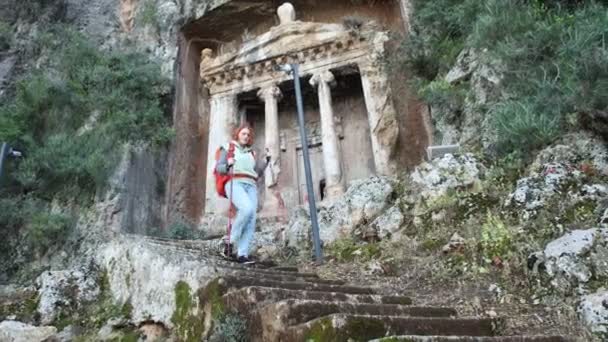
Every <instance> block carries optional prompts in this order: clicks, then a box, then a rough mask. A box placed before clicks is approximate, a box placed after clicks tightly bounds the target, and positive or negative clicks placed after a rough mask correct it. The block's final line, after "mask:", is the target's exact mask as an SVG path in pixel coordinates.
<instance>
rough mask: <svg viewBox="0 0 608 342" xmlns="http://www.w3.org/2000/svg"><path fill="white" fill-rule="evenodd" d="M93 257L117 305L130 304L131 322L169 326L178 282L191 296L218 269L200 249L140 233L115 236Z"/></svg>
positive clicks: (174, 308) (172, 324)
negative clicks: (105, 275)
mask: <svg viewBox="0 0 608 342" xmlns="http://www.w3.org/2000/svg"><path fill="white" fill-rule="evenodd" d="M193 243H194V242H193ZM206 253H210V251H207V252H206ZM96 260H97V263H98V264H99V265H100V266H101V267H103V269H105V270H106V272H107V278H108V281H109V288H110V291H111V294H112V297H113V299H114V301H115V302H116V304H118V305H123V304H125V303H127V302H129V303H130V304H131V306H132V308H133V309H132V311H131V322H130V323H132V324H134V325H139V324H141V323H143V322H150V321H152V322H158V323H162V324H163V325H164V326H166V327H167V328H168V329H172V328H173V327H174V323H173V322H172V320H171V317H172V315H173V313H174V311H175V310H176V299H175V297H176V286H177V284H178V283H180V284H184V285H185V284H187V285H188V286H189V288H190V289H191V291H190V293H191V295H194V294H195V293H196V291H197V290H198V289H199V288H201V287H203V286H205V285H206V284H207V282H208V281H209V280H211V278H212V277H213V276H214V275H216V274H217V272H218V270H217V269H216V268H215V266H216V265H215V264H214V263H213V261H212V260H213V259H210V258H208V257H204V256H202V255H201V253H200V252H195V251H193V250H191V249H185V248H180V245H179V244H175V243H173V242H171V241H165V240H156V239H150V238H144V237H141V236H130V235H120V236H117V237H116V238H115V239H113V240H112V241H110V242H108V243H106V244H104V245H103V246H102V247H100V249H99V251H98V252H97V253H96Z"/></svg>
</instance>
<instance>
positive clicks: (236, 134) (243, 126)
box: [232, 123, 255, 146]
mask: <svg viewBox="0 0 608 342" xmlns="http://www.w3.org/2000/svg"><path fill="white" fill-rule="evenodd" d="M244 129H248V130H249V141H247V146H251V145H253V140H254V137H255V134H254V132H253V128H251V126H249V124H247V123H244V124H241V125H240V126H239V127H238V128H236V129H235V130H233V131H232V140H234V141H238V140H239V133H241V131H242V130H244Z"/></svg>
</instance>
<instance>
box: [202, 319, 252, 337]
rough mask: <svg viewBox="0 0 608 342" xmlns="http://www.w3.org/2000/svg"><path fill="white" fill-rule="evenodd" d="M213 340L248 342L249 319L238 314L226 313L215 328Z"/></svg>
mask: <svg viewBox="0 0 608 342" xmlns="http://www.w3.org/2000/svg"><path fill="white" fill-rule="evenodd" d="M210 341H213V342H246V341H249V338H248V336H247V321H246V320H244V319H243V318H242V317H241V316H238V315H224V316H223V317H221V318H220V319H219V320H218V322H217V324H216V325H215V326H214V328H213V335H212V336H211V338H210Z"/></svg>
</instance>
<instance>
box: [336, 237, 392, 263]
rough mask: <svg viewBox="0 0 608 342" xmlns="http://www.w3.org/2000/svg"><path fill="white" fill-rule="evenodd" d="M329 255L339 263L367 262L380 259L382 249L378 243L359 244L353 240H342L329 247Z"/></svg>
mask: <svg viewBox="0 0 608 342" xmlns="http://www.w3.org/2000/svg"><path fill="white" fill-rule="evenodd" d="M327 254H328V255H329V256H330V257H332V258H334V259H336V260H337V261H339V262H349V261H354V260H359V261H363V262H365V261H369V260H372V259H374V258H379V257H380V256H381V254H382V249H381V247H380V245H379V244H378V243H357V242H356V241H355V240H353V239H340V240H337V241H335V242H334V243H332V244H331V245H330V246H328V248H327Z"/></svg>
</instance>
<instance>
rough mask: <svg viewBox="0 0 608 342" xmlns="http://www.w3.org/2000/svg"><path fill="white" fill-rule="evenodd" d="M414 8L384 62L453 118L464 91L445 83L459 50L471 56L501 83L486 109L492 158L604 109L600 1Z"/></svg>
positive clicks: (606, 26) (605, 56)
mask: <svg viewBox="0 0 608 342" xmlns="http://www.w3.org/2000/svg"><path fill="white" fill-rule="evenodd" d="M413 6H414V12H413V13H414V17H413V20H412V33H411V34H410V37H409V39H408V40H407V41H406V42H405V43H404V44H403V45H402V47H401V53H398V54H395V58H393V60H392V61H391V64H392V65H393V66H397V67H398V68H400V69H402V70H407V72H408V73H409V74H410V75H412V77H411V79H412V85H413V87H414V88H415V89H416V90H417V92H418V94H419V96H421V98H423V99H424V100H425V101H426V102H428V103H429V104H431V105H432V106H433V108H436V109H439V111H442V110H444V109H445V108H446V104H447V108H449V109H451V111H453V112H458V111H459V110H460V107H459V101H460V99H462V96H463V94H465V96H467V94H468V93H469V92H470V90H466V89H467V88H470V85H469V84H467V83H466V82H465V83H461V84H456V85H449V84H447V83H446V82H445V81H444V77H445V75H446V74H447V72H448V71H449V70H450V69H451V68H452V67H453V65H454V62H455V60H456V56H457V55H458V54H459V53H460V52H461V51H463V50H464V49H468V50H471V51H475V54H476V55H477V56H478V60H477V62H478V63H480V64H482V65H486V66H492V68H494V70H495V71H496V72H498V74H499V75H500V76H501V77H502V80H501V83H500V94H497V95H496V96H491V97H490V98H489V99H488V100H489V101H490V102H489V103H488V104H487V105H486V107H487V108H490V110H489V111H488V112H487V115H489V116H490V120H489V122H491V123H492V124H493V128H494V129H495V131H496V132H497V134H498V141H499V146H497V147H498V148H499V152H503V153H508V152H509V151H513V150H520V151H529V150H530V149H535V148H540V147H542V146H544V145H546V144H548V143H551V142H552V141H554V140H555V139H556V138H558V137H559V136H560V135H561V134H562V133H563V132H564V131H565V130H567V129H568V128H570V127H572V124H574V125H575V126H576V125H578V123H577V122H576V121H575V120H572V118H576V117H579V116H581V115H583V114H585V115H591V116H593V115H597V114H594V113H605V112H606V111H607V110H608V47H607V46H608V45H607V44H606V39H607V38H606V37H608V35H607V34H608V16H606V11H607V10H608V7H607V4H606V3H605V2H595V1H584V2H583V1H541V0H535V1H527V0H509V1H503V0H489V1H483V2H482V1H477V0H465V1H456V0H439V1H425V0H415V1H414V2H413ZM462 88H465V89H464V90H463V89H462ZM468 96H474V95H472V94H469V95H468ZM437 114H438V115H439V116H441V115H442V114H443V113H437ZM436 117H437V116H435V118H436Z"/></svg>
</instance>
